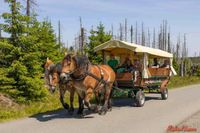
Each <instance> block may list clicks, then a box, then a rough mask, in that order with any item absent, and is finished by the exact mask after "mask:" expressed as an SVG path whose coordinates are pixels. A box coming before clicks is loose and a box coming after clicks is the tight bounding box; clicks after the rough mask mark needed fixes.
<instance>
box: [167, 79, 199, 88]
mask: <svg viewBox="0 0 200 133" xmlns="http://www.w3.org/2000/svg"><path fill="white" fill-rule="evenodd" d="M193 84H200V77H196V76H193V77H188V76H186V77H179V76H174V77H171V79H170V82H169V84H168V88H169V89H173V88H178V87H183V86H187V85H193Z"/></svg>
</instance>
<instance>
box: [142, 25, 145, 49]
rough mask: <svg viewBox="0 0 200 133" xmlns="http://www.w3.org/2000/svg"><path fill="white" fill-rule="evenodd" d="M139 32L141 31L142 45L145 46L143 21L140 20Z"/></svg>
mask: <svg viewBox="0 0 200 133" xmlns="http://www.w3.org/2000/svg"><path fill="white" fill-rule="evenodd" d="M141 33H142V40H141V42H142V46H145V32H144V23H143V22H142V31H141Z"/></svg>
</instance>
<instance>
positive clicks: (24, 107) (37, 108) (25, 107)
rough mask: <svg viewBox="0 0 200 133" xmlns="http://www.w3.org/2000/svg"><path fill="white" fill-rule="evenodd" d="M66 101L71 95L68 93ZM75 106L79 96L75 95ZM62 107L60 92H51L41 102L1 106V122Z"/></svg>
mask: <svg viewBox="0 0 200 133" xmlns="http://www.w3.org/2000/svg"><path fill="white" fill-rule="evenodd" d="M65 101H66V102H68V103H69V95H68V94H66V96H65ZM74 103H75V107H77V104H78V102H77V96H76V97H75V101H74ZM60 108H62V105H61V103H60V101H59V95H58V92H57V93H55V94H53V95H51V94H49V95H48V97H47V98H46V100H44V101H40V102H32V103H30V104H19V105H17V106H12V107H3V106H0V122H6V121H10V120H15V119H19V118H23V117H28V116H32V115H35V114H38V113H44V112H48V111H53V110H58V109H60Z"/></svg>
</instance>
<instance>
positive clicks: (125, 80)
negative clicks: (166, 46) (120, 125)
mask: <svg viewBox="0 0 200 133" xmlns="http://www.w3.org/2000/svg"><path fill="white" fill-rule="evenodd" d="M95 52H97V53H101V54H102V57H103V63H104V64H109V65H110V66H111V67H112V68H113V69H114V70H115V72H116V82H115V86H114V87H113V91H114V92H113V93H114V94H115V93H116V92H118V91H117V90H126V91H127V93H128V96H129V97H132V98H134V99H135V100H134V102H135V103H136V105H137V106H139V107H141V106H143V105H144V103H145V94H144V92H149V93H159V94H161V98H162V99H163V100H165V99H167V98H168V89H167V84H168V82H169V79H170V76H172V75H176V71H175V70H174V68H173V66H172V60H173V55H172V54H171V53H168V52H165V51H162V50H159V49H154V48H150V47H145V46H141V45H137V44H134V43H128V42H124V41H119V40H111V41H108V42H106V43H103V44H101V45H99V46H97V47H96V48H95ZM110 58H112V59H110ZM127 59H128V60H129V62H127ZM108 60H116V61H113V62H112V63H109V61H108ZM157 60H160V61H163V65H162V66H161V65H160V64H159V63H158V61H157ZM153 61H154V64H153V65H151V63H152V62H153ZM118 62H119V63H118ZM123 62H124V63H125V64H123ZM133 62H134V63H133ZM126 63H129V64H126ZM127 65H129V66H131V67H128V69H127ZM134 65H135V66H134ZM121 66H122V67H121ZM124 66H125V68H123V67H124ZM119 92H123V91H119Z"/></svg>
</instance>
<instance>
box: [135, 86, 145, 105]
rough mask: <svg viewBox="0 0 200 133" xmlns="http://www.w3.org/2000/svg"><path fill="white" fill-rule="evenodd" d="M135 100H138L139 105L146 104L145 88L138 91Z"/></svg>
mask: <svg viewBox="0 0 200 133" xmlns="http://www.w3.org/2000/svg"><path fill="white" fill-rule="evenodd" d="M135 100H136V105H137V106H138V107H142V106H144V103H145V95H144V91H143V90H139V91H137V93H136V96H135Z"/></svg>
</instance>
